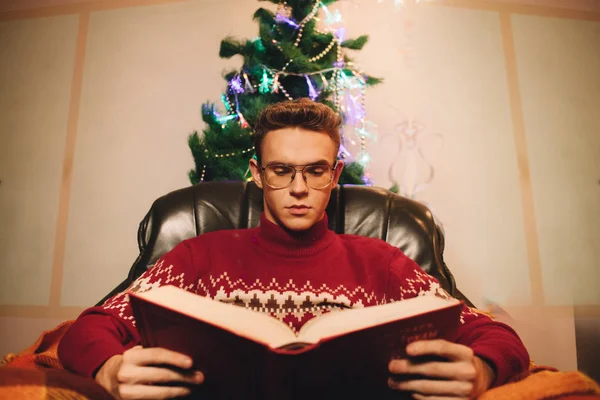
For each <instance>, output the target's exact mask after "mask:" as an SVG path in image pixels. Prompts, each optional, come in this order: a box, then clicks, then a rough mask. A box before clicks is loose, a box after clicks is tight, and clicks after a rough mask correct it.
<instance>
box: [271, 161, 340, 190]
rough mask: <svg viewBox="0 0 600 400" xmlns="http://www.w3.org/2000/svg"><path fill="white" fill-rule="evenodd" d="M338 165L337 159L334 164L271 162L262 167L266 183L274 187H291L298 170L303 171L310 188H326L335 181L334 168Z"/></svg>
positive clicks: (303, 176)
mask: <svg viewBox="0 0 600 400" xmlns="http://www.w3.org/2000/svg"><path fill="white" fill-rule="evenodd" d="M336 166H337V161H336V163H335V164H334V165H333V166H332V165H329V164H309V165H286V164H270V165H267V166H266V167H260V168H261V169H262V170H263V172H264V178H265V183H266V184H267V185H268V186H269V187H270V188H272V189H285V188H287V187H289V186H290V185H291V184H292V182H293V181H294V178H296V174H297V173H298V172H301V173H302V178H303V179H304V182H306V185H307V186H308V187H309V188H311V189H325V188H326V187H327V186H329V184H330V183H331V182H332V181H333V170H334V169H335V167H336ZM299 167H302V168H299ZM298 168H299V169H298Z"/></svg>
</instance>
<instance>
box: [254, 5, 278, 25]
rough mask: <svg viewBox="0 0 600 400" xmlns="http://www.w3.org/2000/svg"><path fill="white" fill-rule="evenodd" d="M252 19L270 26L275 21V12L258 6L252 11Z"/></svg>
mask: <svg viewBox="0 0 600 400" xmlns="http://www.w3.org/2000/svg"><path fill="white" fill-rule="evenodd" d="M252 19H253V20H254V21H257V22H259V23H261V24H267V25H270V26H272V25H273V24H274V23H275V14H273V12H271V11H269V10H267V9H265V8H259V9H258V10H256V11H255V12H254V15H253V17H252Z"/></svg>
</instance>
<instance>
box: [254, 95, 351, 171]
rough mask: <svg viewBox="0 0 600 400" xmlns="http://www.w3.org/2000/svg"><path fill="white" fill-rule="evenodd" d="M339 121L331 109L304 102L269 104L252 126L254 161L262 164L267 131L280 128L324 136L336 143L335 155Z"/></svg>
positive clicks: (338, 139)
mask: <svg viewBox="0 0 600 400" xmlns="http://www.w3.org/2000/svg"><path fill="white" fill-rule="evenodd" d="M341 124H342V117H341V116H340V115H339V114H337V113H336V112H335V111H333V110H332V109H331V108H330V107H328V106H326V105H325V104H322V103H317V102H315V101H312V100H310V99H307V98H300V99H296V100H287V101H282V102H279V103H275V104H271V105H269V106H267V107H265V109H264V110H263V111H262V112H261V113H260V116H259V117H258V120H257V121H256V124H255V125H254V147H255V151H256V158H257V159H258V162H259V163H260V162H261V155H262V148H261V145H262V142H263V140H264V138H265V136H266V135H267V133H269V132H270V131H275V130H277V129H283V128H294V127H298V128H303V129H306V130H310V131H316V132H323V133H326V134H327V135H329V137H330V138H331V140H333V142H334V143H335V148H336V155H337V152H338V150H339V148H340V142H341V139H340V125H341Z"/></svg>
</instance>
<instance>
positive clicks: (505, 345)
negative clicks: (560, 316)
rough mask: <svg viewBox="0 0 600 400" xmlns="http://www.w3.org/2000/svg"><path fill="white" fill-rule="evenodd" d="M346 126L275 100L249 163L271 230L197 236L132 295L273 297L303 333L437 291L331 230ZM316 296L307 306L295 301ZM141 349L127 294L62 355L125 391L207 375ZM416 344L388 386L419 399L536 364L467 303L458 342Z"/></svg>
mask: <svg viewBox="0 0 600 400" xmlns="http://www.w3.org/2000/svg"><path fill="white" fill-rule="evenodd" d="M340 124H341V118H340V117H339V116H338V115H337V114H335V113H334V112H333V110H331V109H330V108H329V107H327V106H325V105H322V104H319V103H314V102H312V101H310V100H307V99H300V100H295V101H289V102H283V103H278V104H275V105H273V106H269V107H267V108H266V109H265V110H264V111H263V113H262V114H261V116H260V117H259V119H258V121H257V123H256V126H255V146H256V153H257V159H256V160H251V161H250V169H251V171H252V176H253V178H254V181H255V182H256V184H257V185H258V186H259V187H260V188H262V189H263V192H264V213H263V214H262V216H261V221H260V226H259V227H258V228H253V229H245V230H228V231H219V232H211V233H208V234H204V235H201V236H199V237H196V238H193V239H190V240H186V241H184V242H182V243H181V244H179V245H178V246H177V247H175V248H174V249H173V250H172V251H170V252H169V253H167V254H166V255H164V256H163V257H162V258H161V259H160V260H159V261H158V262H157V263H156V264H155V266H154V267H153V268H151V269H149V270H148V271H146V272H145V273H144V274H143V275H142V276H141V277H140V278H138V279H137V280H136V281H135V282H134V283H133V284H132V286H131V287H130V289H129V290H132V291H145V290H149V289H152V288H154V287H157V286H160V285H162V284H165V283H169V284H174V285H177V286H179V287H180V288H183V289H186V290H189V291H191V292H194V293H197V294H199V295H202V296H208V297H210V298H213V299H215V300H219V301H223V302H229V303H235V304H241V305H245V306H246V307H249V308H253V307H254V306H253V304H256V302H257V301H258V302H259V303H260V302H261V301H263V300H264V301H266V300H274V301H276V302H278V304H284V303H285V307H280V308H279V309H280V310H281V311H278V312H274V313H272V315H273V316H274V317H276V318H279V319H281V320H282V321H284V322H285V323H287V324H288V325H289V326H291V327H292V328H293V329H295V330H298V329H300V327H301V326H302V325H303V324H304V323H305V322H307V321H308V320H310V319H311V318H312V317H314V316H315V315H319V314H320V313H323V312H328V311H331V310H332V309H333V308H336V309H337V308H353V307H363V306H371V305H375V304H378V303H382V302H389V301H398V300H403V299H406V298H409V297H414V296H416V295H417V294H435V292H436V290H437V289H438V288H439V284H438V283H437V282H436V281H435V279H433V278H432V277H430V276H429V275H427V274H426V273H424V272H423V271H422V270H421V269H420V268H419V267H418V266H417V265H416V264H415V263H414V262H413V261H412V260H410V259H408V258H407V257H406V256H405V255H404V254H403V253H402V252H401V251H400V250H398V249H396V248H394V247H392V246H390V245H388V244H387V243H385V242H383V241H381V240H376V239H368V238H363V237H359V236H353V235H337V234H335V233H334V232H332V231H330V230H329V229H328V228H327V215H326V213H325V208H326V206H327V204H328V202H329V197H330V195H331V191H332V189H333V188H334V187H335V185H336V184H337V182H338V179H339V177H340V173H341V172H342V169H343V162H342V161H340V160H338V161H336V156H337V152H338V149H339V145H340V134H339V126H340ZM267 289H268V290H269V298H268V299H267V296H266V291H267ZM273 290H275V291H276V292H277V293H278V294H277V295H273ZM307 292H308V293H310V296H309V298H308V299H306V301H302V302H298V301H294V298H297V297H294V296H296V295H299V294H300V293H307ZM325 299H326V301H324V300H325ZM138 344H139V335H138V333H137V331H136V329H135V321H134V318H133V316H132V314H131V309H130V306H129V302H128V297H127V295H126V293H121V294H119V295H116V296H115V297H113V298H112V299H109V300H108V301H107V302H106V303H105V304H104V305H103V306H100V307H94V308H91V309H89V310H86V311H85V312H84V313H83V314H82V315H81V316H80V317H79V319H78V320H77V321H76V322H75V323H74V324H73V326H72V327H71V329H70V330H69V331H68V332H67V334H66V335H65V337H64V338H63V340H62V341H61V343H60V346H59V357H60V359H61V361H62V363H63V365H64V366H65V367H66V368H67V369H69V370H71V371H73V372H76V373H78V374H81V375H84V376H93V377H95V379H96V381H97V382H98V383H99V384H100V385H102V386H103V387H105V388H106V389H107V390H109V391H110V392H111V393H113V394H114V395H115V396H117V397H120V398H127V399H133V398H140V399H141V398H170V397H176V396H184V395H187V394H189V393H190V388H189V387H190V385H201V384H202V382H203V380H204V376H203V374H202V371H191V370H190V368H191V366H192V360H191V359H189V357H187V356H185V355H182V354H177V353H174V352H172V351H168V350H166V349H161V348H141V347H140V346H139V345H138ZM406 351H407V354H408V357H407V358H405V359H400V360H390V363H389V371H390V378H389V381H388V385H389V387H390V388H392V389H395V390H397V391H399V392H401V393H399V395H401V394H406V393H409V394H412V396H413V397H414V398H416V399H442V398H452V399H461V398H462V399H469V398H474V397H476V396H477V395H479V394H481V393H483V392H484V391H485V390H487V389H489V388H490V387H492V386H495V385H500V384H503V383H505V382H506V381H507V380H508V379H509V378H510V377H511V376H513V375H516V374H518V373H520V372H522V371H523V370H524V369H526V368H527V367H528V364H529V356H528V354H527V351H526V350H525V348H524V347H523V344H522V343H521V341H520V340H519V338H518V336H517V335H516V333H515V332H514V331H513V330H512V329H511V328H509V327H508V326H506V325H503V324H500V323H497V322H494V321H492V320H491V319H490V318H488V317H487V316H484V315H481V314H479V313H477V312H475V311H473V310H471V309H469V308H468V307H466V306H465V307H464V309H463V311H462V314H461V327H460V331H459V336H458V339H457V343H450V342H448V341H445V340H431V341H419V342H415V343H412V344H410V345H409V346H408V347H407V349H406Z"/></svg>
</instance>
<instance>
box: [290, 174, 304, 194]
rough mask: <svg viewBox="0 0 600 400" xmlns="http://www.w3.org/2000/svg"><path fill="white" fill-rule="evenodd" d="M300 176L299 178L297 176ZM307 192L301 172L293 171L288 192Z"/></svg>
mask: <svg viewBox="0 0 600 400" xmlns="http://www.w3.org/2000/svg"><path fill="white" fill-rule="evenodd" d="M298 175H300V176H298ZM307 191H308V185H307V184H306V181H304V176H303V175H302V170H300V171H298V170H296V171H295V175H294V180H293V181H292V184H291V185H290V192H291V193H305V192H307Z"/></svg>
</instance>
